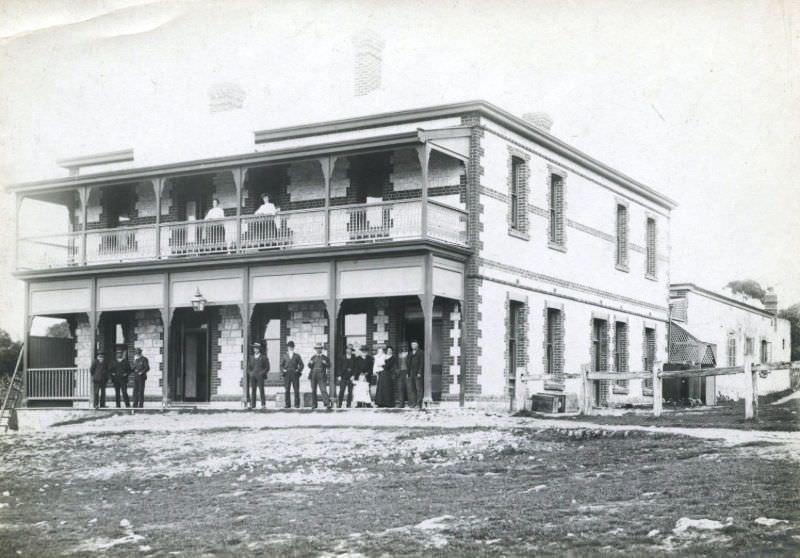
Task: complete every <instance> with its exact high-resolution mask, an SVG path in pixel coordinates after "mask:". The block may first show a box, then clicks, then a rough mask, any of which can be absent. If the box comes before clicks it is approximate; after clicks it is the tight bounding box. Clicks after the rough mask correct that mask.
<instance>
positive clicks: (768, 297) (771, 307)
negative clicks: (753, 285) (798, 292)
mask: <svg viewBox="0 0 800 558" xmlns="http://www.w3.org/2000/svg"><path fill="white" fill-rule="evenodd" d="M762 302H763V303H764V310H766V311H767V312H769V313H770V314H772V315H773V316H777V315H778V295H776V294H775V291H774V290H773V289H772V287H769V288H768V289H767V294H765V295H764V300H763V301H762Z"/></svg>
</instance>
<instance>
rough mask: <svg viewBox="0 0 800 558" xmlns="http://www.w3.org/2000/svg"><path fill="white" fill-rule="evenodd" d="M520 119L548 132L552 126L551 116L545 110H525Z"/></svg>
mask: <svg viewBox="0 0 800 558" xmlns="http://www.w3.org/2000/svg"><path fill="white" fill-rule="evenodd" d="M522 119H523V120H525V121H526V122H528V123H529V124H532V125H533V126H535V127H536V128H539V129H540V130H541V131H543V132H547V133H548V134H549V133H550V129H551V128H552V127H553V117H552V116H550V115H549V114H547V113H546V112H526V113H525V114H523V115H522Z"/></svg>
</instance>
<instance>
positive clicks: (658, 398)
mask: <svg viewBox="0 0 800 558" xmlns="http://www.w3.org/2000/svg"><path fill="white" fill-rule="evenodd" d="M662 369H663V365H662V364H661V363H660V362H654V363H653V416H654V417H660V416H661V409H662V407H663V404H664V396H663V395H662V393H663V392H662V386H661V370H662Z"/></svg>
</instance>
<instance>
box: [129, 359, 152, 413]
mask: <svg viewBox="0 0 800 558" xmlns="http://www.w3.org/2000/svg"><path fill="white" fill-rule="evenodd" d="M134 354H135V355H136V356H135V357H134V359H133V407H134V408H137V407H138V408H142V407H144V383H145V382H146V381H147V373H148V372H149V371H150V362H149V361H148V360H147V357H146V356H143V355H142V349H141V348H139V347H137V348H136V350H135V351H134Z"/></svg>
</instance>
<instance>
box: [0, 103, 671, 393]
mask: <svg viewBox="0 0 800 558" xmlns="http://www.w3.org/2000/svg"><path fill="white" fill-rule="evenodd" d="M253 148H254V149H253V151H252V152H250V153H245V154H242V155H238V156H225V157H219V158H211V159H204V160H196V161H187V162H175V163H173V164H167V165H159V166H149V167H139V166H136V165H135V164H134V163H132V162H131V155H130V154H128V153H112V154H106V155H101V156H95V157H91V158H82V159H75V160H72V161H67V162H64V165H65V166H67V167H69V168H71V169H72V170H73V172H71V175H70V176H68V177H64V178H55V179H48V180H41V181H37V182H29V183H24V184H17V185H14V186H12V187H11V190H12V191H13V192H14V193H15V195H16V197H17V207H18V211H17V215H18V223H17V230H18V241H17V276H18V277H19V278H21V279H23V280H24V281H25V284H26V300H25V305H26V316H25V320H26V331H29V329H30V323H31V320H32V319H33V318H34V317H36V316H50V317H59V318H63V319H66V320H67V321H68V322H69V324H70V326H71V330H72V332H73V337H74V339H75V354H74V359H71V361H70V362H52V360H49V357H48V356H47V355H45V354H38V353H37V352H35V351H33V350H27V352H26V355H25V368H26V379H27V388H26V389H27V392H26V393H27V396H28V399H29V401H37V400H41V399H43V398H54V399H55V398H63V399H70V398H86V395H87V393H88V387H87V386H85V385H84V383H85V382H86V380H85V378H86V377H87V373H86V370H87V369H88V367H89V365H90V362H91V359H92V356H93V354H94V353H95V352H96V351H98V350H99V351H103V352H106V353H108V354H109V356H110V355H111V353H113V352H114V351H115V350H117V349H119V348H127V349H128V352H129V353H130V354H132V351H130V349H131V348H132V347H133V346H136V347H141V348H142V349H143V351H144V354H145V356H147V357H148V358H149V360H150V363H151V366H152V368H153V371H152V372H151V374H150V375H149V380H148V382H147V387H146V396H147V397H148V398H149V399H153V398H157V399H160V400H162V401H163V403H164V404H169V403H178V402H185V401H192V402H203V401H215V400H236V401H238V400H244V397H245V394H244V381H243V378H244V363H245V360H246V348H247V347H249V346H250V344H251V342H253V341H260V342H263V343H264V345H265V346H266V348H267V354H268V356H269V357H270V359H271V360H272V362H273V363H275V364H276V363H277V359H278V355H280V354H281V353H282V352H283V351H284V350H285V346H286V343H287V341H288V340H290V339H291V340H294V342H295V343H296V347H297V350H298V351H299V352H300V354H301V355H303V356H304V357H306V358H307V357H308V356H309V355H310V354H311V353H312V352H313V351H312V347H313V345H314V344H315V343H317V342H321V343H323V344H324V345H325V347H326V351H328V353H329V355H330V356H331V357H332V360H333V361H334V362H336V359H337V357H338V356H340V355H341V353H342V351H343V348H344V347H345V345H346V344H347V343H355V344H361V343H364V344H367V345H368V346H370V347H374V346H376V345H377V344H380V343H388V344H390V345H393V346H395V347H398V346H401V345H406V344H407V343H408V342H409V341H410V340H411V339H418V340H419V341H420V344H421V345H422V347H423V350H424V352H425V356H426V359H425V363H426V366H425V380H426V381H425V386H426V388H425V397H426V399H427V400H428V401H433V402H443V403H444V402H452V403H456V402H461V403H462V404H470V405H471V404H494V405H502V406H504V407H506V408H508V407H513V406H516V407H521V406H522V404H523V403H524V400H525V398H526V397H527V396H529V395H531V394H533V393H552V394H562V395H566V396H567V400H568V402H569V405H570V406H573V407H577V404H578V399H579V398H581V397H583V394H582V385H581V383H580V380H579V378H578V373H579V372H580V371H581V369H582V368H585V367H589V368H592V369H595V370H617V371H620V372H624V371H633V370H641V369H644V368H647V369H649V368H650V366H651V365H652V362H653V361H654V360H665V358H666V352H667V323H668V289H669V287H668V285H669V224H670V211H671V209H672V208H674V207H675V204H674V202H672V201H671V200H670V199H668V198H667V197H665V196H663V195H661V194H659V193H658V192H656V191H655V190H653V189H651V188H649V187H647V186H645V185H644V184H642V183H640V182H637V181H636V180H634V179H632V178H630V177H628V176H625V175H624V174H622V173H620V172H618V171H616V170H614V169H612V168H610V167H608V166H607V165H605V164H603V163H601V162H599V161H597V160H595V159H593V158H591V157H590V156H588V155H586V154H584V153H582V152H580V151H578V150H577V149H575V148H573V147H571V146H569V145H567V144H566V143H564V142H563V141H561V140H559V139H558V138H556V137H554V136H553V135H551V134H550V133H549V131H548V127H547V122H546V121H544V122H543V121H542V119H541V118H540V119H539V121H538V122H533V123H532V122H531V121H530V120H528V119H523V118H519V117H516V116H514V115H511V114H509V113H507V112H505V111H503V110H501V109H499V108H497V107H495V106H493V105H491V104H489V103H486V102H483V101H475V102H465V103H458V104H449V105H443V106H435V107H430V108H423V109H417V110H408V111H402V112H392V113H386V114H377V115H373V116H365V117H359V118H351V119H347V120H337V121H331V122H323V123H318V124H310V125H301V126H295V127H288V128H281V129H277V130H267V131H259V132H255V134H254V146H253ZM93 166H94V167H96V172H92V173H86V170H87V169H90V168H91V167H93ZM97 169H102V170H97ZM265 194H266V196H267V197H268V200H269V203H270V204H272V205H274V206H275V211H274V212H273V211H268V212H266V213H265V212H264V211H259V210H258V208H259V207H260V206H261V205H262V201H263V196H264V195H265ZM214 200H216V202H215V201H214ZM215 203H216V204H217V205H218V207H219V208H221V210H222V214H220V212H219V210H216V211H215V212H212V213H211V214H209V210H210V209H211V208H212V206H213V205H214V204H215ZM42 215H47V217H46V218H45V219H43V218H42V217H41V216H42ZM209 217H213V218H209ZM27 346H28V345H27V344H26V347H27ZM275 364H273V371H272V372H271V373H270V375H269V379H268V384H269V385H270V386H271V390H272V391H273V392H277V391H282V387H280V386H281V382H280V378H279V375H278V372H277V366H276V365H275ZM542 375H544V376H543V377H544V378H545V379H541V376H542ZM529 377H539V379H536V380H530V381H526V380H528V379H529ZM332 381H333V380H332ZM303 387H304V389H305V390H308V389H309V388H308V384H307V383H305V385H304V386H303ZM648 395H649V392H648V389H647V386H646V385H643V382H642V381H637V380H631V381H629V382H626V381H618V382H598V384H597V389H596V390H595V393H594V394H592V397H593V399H594V401H595V402H596V403H599V404H605V403H607V402H613V401H634V400H641V399H643V398H645V397H647V396H648Z"/></svg>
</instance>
